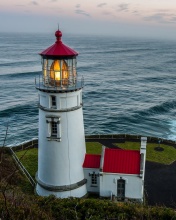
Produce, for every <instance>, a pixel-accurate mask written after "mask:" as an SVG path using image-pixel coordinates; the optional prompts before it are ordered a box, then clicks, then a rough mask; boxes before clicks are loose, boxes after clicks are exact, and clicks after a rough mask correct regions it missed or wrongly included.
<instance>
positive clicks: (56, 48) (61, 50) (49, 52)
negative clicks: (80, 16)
mask: <svg viewBox="0 0 176 220" xmlns="http://www.w3.org/2000/svg"><path fill="white" fill-rule="evenodd" d="M55 36H56V42H55V43H54V44H53V45H51V46H50V47H48V48H47V49H45V50H44V51H42V52H41V53H40V55H41V56H46V57H74V56H77V55H78V53H77V52H76V51H75V50H73V49H71V48H70V47H68V46H67V45H65V44H63V43H62V40H61V37H62V32H61V31H60V30H59V29H58V30H57V31H56V32H55Z"/></svg>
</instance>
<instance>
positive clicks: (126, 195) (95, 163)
mask: <svg viewBox="0 0 176 220" xmlns="http://www.w3.org/2000/svg"><path fill="white" fill-rule="evenodd" d="M146 142H147V138H146V137H142V138H141V148H140V150H122V149H110V148H105V147H104V146H103V147H102V153H101V155H91V154H86V155H85V159H84V163H83V168H84V176H85V178H86V179H87V191H88V192H92V193H97V194H99V195H100V196H101V197H112V196H115V197H116V198H117V199H120V200H124V199H129V200H130V199H133V200H136V201H140V202H142V201H143V194H144V174H145V160H146Z"/></svg>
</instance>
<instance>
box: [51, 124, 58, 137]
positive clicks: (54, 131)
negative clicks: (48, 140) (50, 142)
mask: <svg viewBox="0 0 176 220" xmlns="http://www.w3.org/2000/svg"><path fill="white" fill-rule="evenodd" d="M51 136H52V137H57V122H55V121H52V122H51Z"/></svg>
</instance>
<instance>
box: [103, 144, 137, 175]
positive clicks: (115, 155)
mask: <svg viewBox="0 0 176 220" xmlns="http://www.w3.org/2000/svg"><path fill="white" fill-rule="evenodd" d="M103 172H107V173H124V174H140V151H136V150H119V149H109V148H105V154H104V164H103Z"/></svg>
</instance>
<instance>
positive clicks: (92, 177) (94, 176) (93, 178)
mask: <svg viewBox="0 0 176 220" xmlns="http://www.w3.org/2000/svg"><path fill="white" fill-rule="evenodd" d="M91 183H92V185H97V174H95V173H93V174H92V176H91Z"/></svg>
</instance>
